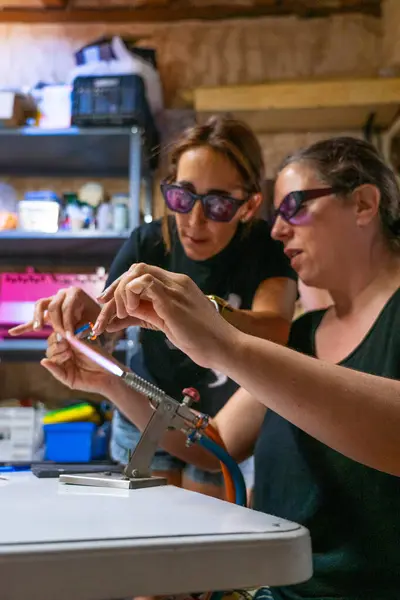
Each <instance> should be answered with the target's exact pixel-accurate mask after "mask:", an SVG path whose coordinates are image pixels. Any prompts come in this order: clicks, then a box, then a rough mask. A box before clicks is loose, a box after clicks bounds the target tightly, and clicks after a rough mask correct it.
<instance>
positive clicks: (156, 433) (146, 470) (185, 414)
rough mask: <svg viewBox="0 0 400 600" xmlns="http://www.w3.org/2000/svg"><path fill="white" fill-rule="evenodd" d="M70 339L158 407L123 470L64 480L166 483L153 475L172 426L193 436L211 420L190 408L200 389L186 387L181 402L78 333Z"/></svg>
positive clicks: (97, 483) (63, 479) (108, 484)
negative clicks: (154, 461)
mask: <svg viewBox="0 0 400 600" xmlns="http://www.w3.org/2000/svg"><path fill="white" fill-rule="evenodd" d="M67 339H68V341H69V343H70V344H71V345H72V346H74V347H75V348H76V349H77V350H78V351H79V352H82V354H84V355H85V356H87V357H88V358H90V359H91V360H93V361H94V362H95V363H96V364H98V365H99V366H101V367H103V368H104V369H106V370H107V371H109V372H110V373H113V374H114V375H116V376H118V377H121V379H122V380H123V381H124V382H125V383H126V385H128V386H129V387H130V388H132V389H133V390H135V391H136V392H139V393H141V394H143V395H145V396H147V397H148V398H149V400H150V404H151V406H152V407H153V409H154V410H153V413H152V415H151V417H150V420H149V422H148V423H147V425H146V427H145V429H144V431H143V433H142V435H141V437H140V440H139V442H138V444H137V446H136V448H135V449H134V451H133V453H132V455H131V458H130V461H129V463H128V464H127V466H126V467H125V468H124V470H123V472H122V473H121V474H119V473H111V472H107V471H106V472H104V473H87V474H80V475H66V474H64V475H60V478H59V480H60V482H62V483H70V484H76V485H90V486H100V487H115V488H123V489H134V488H135V489H136V488H144V487H153V486H159V485H165V484H166V483H167V481H166V479H165V478H163V477H154V476H152V475H151V463H152V459H153V456H154V454H155V452H156V450H157V448H158V447H159V446H160V444H161V440H162V437H163V436H164V434H165V432H166V431H167V430H168V429H177V430H181V431H184V432H185V433H186V434H187V435H188V436H190V435H191V434H192V433H193V432H195V431H196V430H199V429H201V428H203V427H206V425H207V420H206V419H205V418H204V415H200V416H197V415H196V414H195V413H193V412H192V411H191V410H190V406H191V404H192V403H193V402H195V401H197V400H198V399H199V394H198V392H197V391H196V390H195V389H193V388H188V389H186V390H184V391H183V394H184V396H183V400H182V402H178V401H177V400H175V399H174V398H171V397H170V396H168V394H166V393H165V392H163V391H162V390H161V389H159V388H158V387H157V386H155V385H153V384H152V383H149V382H148V381H146V380H145V379H143V378H142V377H139V375H136V374H135V373H131V372H129V371H124V370H123V369H122V368H121V367H120V366H119V365H117V364H116V363H114V362H113V361H111V360H110V359H108V358H106V357H105V356H103V355H101V354H100V353H98V352H96V350H94V348H92V347H90V346H88V345H87V344H84V343H83V342H82V341H80V340H79V339H77V338H76V337H74V336H71V335H69V336H67ZM188 443H190V442H188Z"/></svg>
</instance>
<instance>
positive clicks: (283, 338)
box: [14, 118, 296, 496]
mask: <svg viewBox="0 0 400 600" xmlns="http://www.w3.org/2000/svg"><path fill="white" fill-rule="evenodd" d="M264 177H265V175H264V164H263V157H262V151H261V148H260V145H259V143H258V141H257V139H256V137H255V135H254V134H253V132H252V131H251V130H250V129H249V128H248V127H247V126H246V125H245V124H244V123H242V122H240V121H237V120H234V119H229V118H213V119H211V120H210V121H209V122H208V123H206V124H205V125H199V126H196V127H193V128H191V129H189V130H188V131H186V132H185V133H184V134H183V135H182V136H181V137H180V139H178V141H177V142H176V144H175V145H174V146H173V147H172V149H171V155H170V162H169V168H168V173H167V177H166V180H165V181H164V182H163V183H162V185H161V190H162V194H163V197H164V200H165V203H166V206H167V207H168V209H169V212H170V213H171V214H170V216H169V217H166V218H165V219H163V220H160V221H155V222H153V223H150V224H146V225H143V226H141V227H139V228H138V229H136V230H135V231H134V232H133V233H132V235H131V237H130V239H129V240H128V241H127V242H126V243H125V244H124V246H123V247H122V248H121V250H120V252H119V253H118V255H117V256H116V258H115V260H114V262H113V264H112V266H111V269H110V273H109V277H108V284H111V283H112V282H113V281H115V280H116V279H117V278H118V277H120V276H121V275H122V274H123V273H124V272H125V271H127V270H128V269H129V268H130V267H131V265H133V264H135V263H139V262H144V263H147V264H152V265H155V266H159V267H162V268H164V269H167V270H168V271H171V272H174V273H182V274H185V275H188V276H190V277H191V278H192V279H193V280H194V281H195V282H196V283H197V285H198V286H199V287H200V289H201V290H202V291H203V292H204V294H208V295H212V296H213V298H212V300H213V302H214V303H215V304H216V305H217V306H218V307H219V309H220V310H221V311H223V313H224V315H225V316H226V318H228V319H229V320H230V321H231V322H232V323H234V324H235V325H237V326H238V327H240V328H241V329H243V330H244V331H247V332H248V333H251V334H252V335H257V336H260V337H265V338H268V339H272V340H274V341H275V342H278V343H282V344H285V343H286V342H287V337H288V333H289V328H290V322H291V319H292V315H293V310H294V303H295V299H296V275H295V273H294V271H293V270H292V269H291V267H290V265H289V259H288V258H287V257H285V255H284V254H283V247H282V244H281V243H280V242H276V241H273V240H272V239H271V236H270V230H269V226H268V223H266V222H265V221H262V220H260V219H257V218H256V213H257V211H258V209H259V207H260V204H261V201H262V193H261V189H262V183H263V180H264ZM68 294H69V295H68ZM227 303H229V304H230V305H231V306H228V305H227ZM39 304H40V305H39V309H38V314H36V316H35V318H34V320H37V321H38V320H41V319H42V315H43V310H44V309H45V308H47V307H48V308H49V313H50V315H51V318H52V322H53V324H54V327H55V329H56V330H58V331H59V332H62V331H63V330H64V329H65V327H66V326H69V327H70V329H75V328H76V327H77V326H78V325H80V324H82V323H83V322H84V321H85V320H88V321H95V320H96V318H97V315H98V313H99V311H100V307H99V305H98V304H96V303H94V302H93V301H91V300H90V299H89V298H88V297H84V295H83V293H82V292H81V291H79V290H76V289H75V290H70V291H69V292H62V293H61V294H59V295H58V296H57V297H56V298H55V299H53V300H52V301H51V303H50V304H48V303H46V302H45V304H43V302H42V303H39ZM72 314H73V315H74V317H72V316H71V315H72ZM15 332H16V333H18V332H21V328H17V330H16V331H15V330H14V333H15ZM130 366H131V368H132V369H133V370H134V371H135V372H137V373H138V374H140V375H141V376H142V377H144V378H145V379H147V380H150V381H153V382H154V383H156V384H157V385H158V386H159V387H161V388H162V389H164V390H165V391H166V392H167V393H169V394H170V395H171V396H173V397H176V398H180V397H181V395H182V390H183V389H184V388H186V387H191V386H194V387H196V388H197V389H198V391H199V392H200V396H201V400H200V403H199V409H201V410H204V411H205V412H207V413H209V414H211V415H213V416H214V415H215V414H216V413H217V412H218V411H219V409H220V408H221V407H222V406H223V405H224V404H225V403H226V401H227V400H228V399H229V398H230V397H231V396H232V394H234V393H235V392H236V390H237V389H238V386H237V384H236V383H234V382H233V381H232V380H230V379H229V378H227V377H225V376H224V375H222V374H221V373H219V372H218V371H216V370H212V369H204V368H200V367H199V366H198V365H196V364H195V363H194V362H193V361H191V360H190V359H189V358H188V357H187V356H185V355H184V354H183V353H182V352H180V351H179V350H178V349H177V348H176V347H175V346H174V345H173V344H171V343H170V342H169V341H168V339H167V338H166V337H165V336H164V335H163V334H162V333H160V332H156V331H149V330H142V331H141V332H140V336H139V340H138V348H137V352H136V354H135V356H134V358H133V359H132V362H131V365H130ZM240 393H241V392H240V391H238V394H239V395H240ZM139 437H140V432H139V430H138V429H137V428H136V427H135V426H134V425H132V424H131V423H130V422H129V420H128V419H127V418H126V417H125V416H124V415H123V414H122V413H120V412H118V411H116V412H115V415H114V419H113V430H112V439H111V455H112V458H113V459H115V460H117V461H119V462H121V463H125V462H127V461H128V459H129V452H130V451H132V449H133V448H134V447H135V446H136V444H137V442H138V440H139ZM153 467H154V469H155V470H156V471H157V473H158V474H160V475H162V476H166V477H167V478H168V481H169V482H171V483H174V484H175V485H180V484H183V485H184V486H185V487H186V488H189V489H194V490H196V491H202V492H204V493H208V494H211V495H215V496H220V495H221V493H223V486H222V478H221V476H220V474H214V473H209V472H206V471H204V470H202V469H198V468H196V467H193V466H192V465H186V464H185V462H184V461H181V460H178V459H177V458H175V457H174V456H170V455H169V454H167V453H166V452H165V451H163V450H160V451H159V452H158V453H157V455H156V457H155V460H154V464H153ZM244 468H245V473H246V474H248V477H249V487H251V485H252V484H251V479H252V462H251V461H250V462H249V463H247V464H246V465H244Z"/></svg>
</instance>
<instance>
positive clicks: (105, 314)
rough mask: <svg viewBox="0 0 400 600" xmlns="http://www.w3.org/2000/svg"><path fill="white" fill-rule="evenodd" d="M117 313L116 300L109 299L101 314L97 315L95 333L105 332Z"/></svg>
mask: <svg viewBox="0 0 400 600" xmlns="http://www.w3.org/2000/svg"><path fill="white" fill-rule="evenodd" d="M116 315H117V308H116V303H115V300H114V299H112V300H109V301H108V302H106V304H104V305H103V307H102V309H101V311H100V313H99V316H98V317H97V320H96V323H95V324H94V326H93V333H94V334H95V335H100V334H101V333H103V332H104V331H105V329H106V327H107V324H108V323H110V321H112V319H114V317H116Z"/></svg>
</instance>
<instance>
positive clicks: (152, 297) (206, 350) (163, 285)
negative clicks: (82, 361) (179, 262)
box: [94, 264, 237, 367]
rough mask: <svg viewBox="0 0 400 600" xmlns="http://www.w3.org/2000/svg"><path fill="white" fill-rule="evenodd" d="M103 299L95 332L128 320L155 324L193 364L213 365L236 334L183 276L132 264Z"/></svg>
mask: <svg viewBox="0 0 400 600" xmlns="http://www.w3.org/2000/svg"><path fill="white" fill-rule="evenodd" d="M98 300H99V301H100V302H101V303H103V308H102V310H101V312H100V314H99V317H98V319H97V322H96V323H95V326H94V331H95V333H97V334H100V333H102V332H103V331H105V330H107V331H110V332H111V331H119V330H120V329H123V328H125V327H128V326H131V325H139V326H141V327H147V328H152V329H158V330H161V331H163V332H164V333H165V335H166V336H167V337H168V338H169V340H170V341H171V342H172V343H173V344H174V345H175V346H177V347H178V348H179V349H180V350H182V351H183V352H185V354H187V355H188V356H190V358H192V360H194V361H195V362H196V363H197V364H199V365H201V366H204V367H213V366H215V365H216V364H217V362H218V356H219V355H220V353H221V352H224V351H225V349H226V348H229V347H230V345H231V344H232V343H233V340H234V337H235V335H236V334H237V332H236V330H235V329H234V328H233V327H232V326H231V325H229V324H228V323H227V322H226V321H224V319H222V317H220V315H219V314H218V313H217V311H216V310H215V307H214V306H213V304H212V303H211V302H210V301H209V300H208V299H207V298H206V297H205V296H204V294H203V293H202V292H201V291H200V289H199V288H198V287H197V285H196V284H195V283H194V282H193V281H192V280H191V279H190V278H189V277H187V276H186V275H180V274H176V273H170V272H168V271H165V270H164V269H160V268H159V267H153V266H150V265H145V264H137V265H133V266H132V267H131V268H130V269H129V271H127V272H126V273H124V275H122V276H121V277H120V278H119V279H117V280H116V281H115V282H114V283H113V284H112V285H111V286H110V287H109V288H108V289H107V290H105V292H104V293H103V294H102V295H101V296H100V297H99V298H98Z"/></svg>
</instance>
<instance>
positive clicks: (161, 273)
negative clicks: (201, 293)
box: [97, 263, 173, 304]
mask: <svg viewBox="0 0 400 600" xmlns="http://www.w3.org/2000/svg"><path fill="white" fill-rule="evenodd" d="M146 273H148V274H149V275H153V276H154V277H156V278H157V279H158V280H159V281H162V282H163V283H165V284H167V283H168V281H169V280H170V276H171V275H173V274H171V273H169V272H168V271H165V270H164V269H161V267H155V266H153V265H146V264H145V263H136V264H134V265H132V266H131V267H130V268H129V270H128V271H125V273H123V274H122V275H120V277H118V279H116V280H115V281H114V282H113V283H112V284H111V285H109V286H108V288H107V289H105V290H104V292H103V293H102V294H100V296H98V298H97V300H98V301H99V302H100V303H101V304H103V303H104V302H108V301H109V300H110V299H111V298H112V297H113V296H114V293H115V290H116V289H117V287H118V286H119V284H120V283H121V282H124V280H126V279H127V278H129V280H131V279H135V278H136V277H140V276H142V275H145V274H146Z"/></svg>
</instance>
